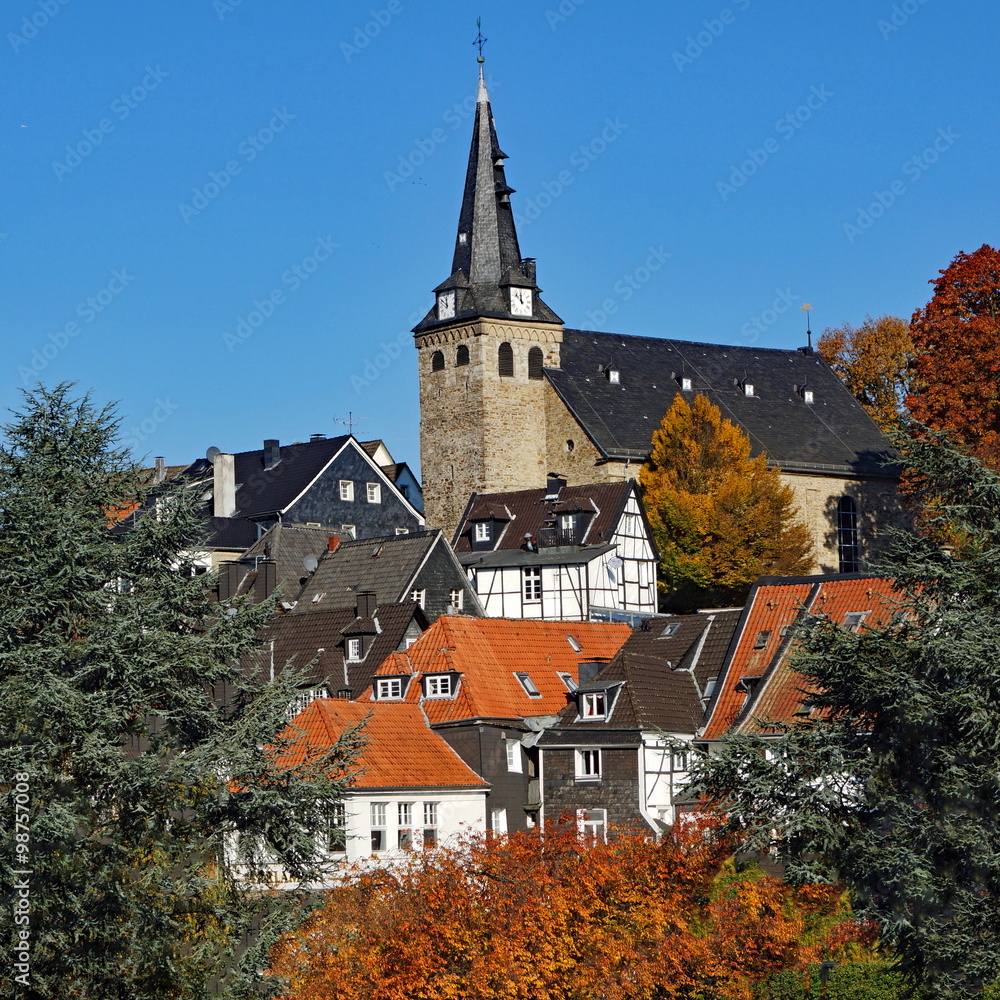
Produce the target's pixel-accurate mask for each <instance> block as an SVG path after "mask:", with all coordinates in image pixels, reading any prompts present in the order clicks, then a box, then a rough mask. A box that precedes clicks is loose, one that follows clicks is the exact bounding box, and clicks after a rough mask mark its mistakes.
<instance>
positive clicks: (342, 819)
mask: <svg viewBox="0 0 1000 1000" xmlns="http://www.w3.org/2000/svg"><path fill="white" fill-rule="evenodd" d="M327 823H328V826H327V832H326V848H327V850H328V851H329V852H330V853H331V854H346V853H347V803H345V802H334V803H332V804H331V806H330V815H329V818H328V820H327ZM339 840H343V842H344V844H343V846H342V847H340V846H334V844H335V841H339Z"/></svg>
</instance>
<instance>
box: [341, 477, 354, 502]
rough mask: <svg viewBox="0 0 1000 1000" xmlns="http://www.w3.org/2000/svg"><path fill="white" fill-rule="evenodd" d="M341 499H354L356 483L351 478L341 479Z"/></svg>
mask: <svg viewBox="0 0 1000 1000" xmlns="http://www.w3.org/2000/svg"><path fill="white" fill-rule="evenodd" d="M340 499H341V500H353V499H354V483H353V482H351V480H350V479H341V480H340Z"/></svg>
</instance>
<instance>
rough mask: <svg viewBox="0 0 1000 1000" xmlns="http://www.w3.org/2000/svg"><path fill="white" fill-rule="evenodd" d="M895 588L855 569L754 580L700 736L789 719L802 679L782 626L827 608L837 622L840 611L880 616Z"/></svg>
mask: <svg viewBox="0 0 1000 1000" xmlns="http://www.w3.org/2000/svg"><path fill="white" fill-rule="evenodd" d="M893 592H894V591H893V583H892V581H891V580H887V579H885V578H883V577H877V576H869V575H865V574H860V573H849V574H835V575H830V576H809V577H789V578H784V579H783V578H780V577H765V578H763V579H762V580H760V581H758V582H757V583H756V584H755V585H754V587H753V589H752V590H751V591H750V596H749V598H748V599H747V603H746V607H745V608H744V609H743V613H742V615H741V618H740V623H739V626H738V628H737V631H736V634H735V636H734V638H733V643H732V645H731V646H730V650H729V653H728V656H727V660H726V665H725V673H724V675H722V676H720V678H719V682H718V684H717V686H716V689H715V694H714V696H713V698H712V702H711V704H710V705H709V707H708V711H707V713H706V721H705V727H704V730H703V733H702V736H703V738H704V739H708V740H716V739H721V738H722V736H724V735H725V734H726V733H727V732H732V731H759V727H758V725H757V723H756V722H755V721H754V720H755V719H766V720H768V721H770V722H778V723H784V724H789V725H790V724H793V723H794V722H795V721H796V720H797V719H798V718H800V717H799V716H797V715H796V712H797V710H798V709H799V706H800V705H801V704H802V701H803V698H804V697H805V695H804V687H805V679H804V678H803V677H802V676H801V675H800V674H799V673H798V672H797V671H796V670H795V669H794V666H793V657H790V655H789V654H790V653H794V645H793V642H792V638H791V636H790V635H789V634H787V633H788V632H789V630H790V629H791V627H792V626H793V625H794V624H795V622H796V621H797V620H798V618H799V616H800V615H802V614H827V615H829V616H830V618H831V620H832V621H834V622H835V623H836V624H843V622H844V616H845V615H846V614H848V613H850V612H859V611H868V612H870V613H871V614H870V617H869V618H868V621H870V622H871V623H884V622H885V621H887V620H888V619H889V618H891V616H892V614H893V613H894V612H895V611H896V605H895V602H894V599H893ZM783 633H785V634H783ZM748 681H749V683H748Z"/></svg>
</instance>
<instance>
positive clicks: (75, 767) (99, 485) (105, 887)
mask: <svg viewBox="0 0 1000 1000" xmlns="http://www.w3.org/2000/svg"><path fill="white" fill-rule="evenodd" d="M70 388H71V387H69V386H67V385H62V386H59V387H58V388H56V389H53V390H47V389H44V388H40V389H39V390H38V391H36V392H32V393H28V394H26V398H25V405H24V408H23V410H22V412H21V413H19V414H16V415H15V418H14V420H13V421H12V423H11V424H10V425H9V426H8V427H7V428H6V436H5V437H6V443H5V444H4V445H3V447H0V526H2V530H0V703H2V705H3V727H2V730H0V825H2V827H3V830H4V846H3V849H2V850H0V872H2V878H3V883H4V886H5V887H6V889H5V901H4V905H3V907H2V909H0V938H2V939H3V941H4V942H6V947H7V948H8V954H9V958H8V962H7V966H6V969H5V972H4V975H5V979H6V987H7V991H9V992H4V994H3V995H4V996H13V995H16V996H18V997H23V998H25V1000H49V998H53V997H75V998H80V1000H169V998H175V1000H181V998H184V1000H187V998H191V1000H193V998H203V997H206V996H208V995H210V994H211V995H213V996H236V995H239V996H247V995H248V994H247V992H246V990H247V989H248V988H250V987H251V985H252V984H254V983H257V984H258V985H259V979H260V976H259V972H258V970H259V968H260V964H259V962H255V961H254V960H253V957H252V955H249V954H248V957H247V967H246V968H245V969H244V971H245V973H246V976H242V975H240V974H239V973H238V972H237V970H235V969H233V968H232V965H233V958H234V955H235V954H237V953H238V952H239V951H240V949H241V948H244V946H245V945H246V943H247V940H248V938H249V937H250V936H252V935H251V932H253V933H256V934H258V935H259V939H260V943H261V946H262V947H263V945H264V942H265V941H266V940H267V937H268V932H269V928H270V929H274V930H283V929H284V928H285V927H287V926H289V924H288V923H287V922H283V921H284V917H285V916H287V917H288V918H289V919H291V918H292V917H293V916H295V914H293V913H292V912H291V910H292V908H293V907H296V906H298V905H301V899H300V897H299V896H298V895H297V894H296V893H290V894H288V895H286V896H282V897H281V898H268V897H267V896H266V895H264V894H262V893H261V892H260V891H259V884H258V885H257V886H256V887H255V886H253V885H251V884H248V881H247V880H245V879H242V878H240V877H239V876H240V870H239V869H235V868H234V867H232V866H231V865H230V863H229V862H230V861H232V860H233V859H234V851H237V850H239V852H240V855H241V857H242V856H243V855H244V848H246V849H247V850H246V852H245V855H246V858H247V860H248V861H249V860H250V856H251V854H252V853H253V854H256V855H257V857H261V856H264V855H266V856H268V857H269V858H271V859H272V860H274V861H276V862H279V863H281V864H282V865H283V866H284V867H285V868H286V870H287V871H288V872H289V873H290V877H291V878H292V879H296V878H301V879H303V880H306V881H308V880H312V879H315V878H316V877H317V875H318V873H319V872H320V871H321V861H322V858H323V854H322V853H321V852H320V851H319V850H317V836H316V834H317V831H318V830H322V829H323V825H324V820H325V819H326V818H327V817H328V815H329V811H330V808H331V804H332V802H334V801H335V800H336V799H337V798H338V796H339V795H340V794H341V791H340V789H341V788H342V787H343V782H339V783H338V782H337V781H331V780H330V777H329V774H330V772H331V770H336V766H337V765H338V764H342V763H345V762H347V761H349V760H350V759H351V758H352V754H351V752H350V750H351V748H350V747H348V746H347V745H346V744H340V745H338V746H337V747H336V748H335V749H333V750H332V751H331V752H330V754H329V755H327V756H325V757H322V758H319V759H317V760H315V761H313V762H311V763H312V765H313V766H309V767H307V766H305V765H304V766H302V767H300V768H297V769H294V770H292V769H285V770H280V769H278V768H277V766H276V764H275V762H274V761H272V759H271V758H270V757H269V755H268V754H267V753H264V752H262V751H261V749H260V748H261V747H262V746H265V745H267V744H274V745H275V746H277V745H278V741H276V735H275V734H276V733H279V732H281V731H283V730H284V728H285V724H286V719H287V715H286V712H287V708H288V706H289V704H290V703H291V701H292V699H293V698H294V696H295V694H296V693H297V692H296V687H295V685H296V679H295V678H292V677H290V676H286V675H285V674H284V672H280V675H279V677H278V679H277V680H275V681H273V682H271V681H268V680H266V679H260V678H252V677H249V676H246V675H244V674H243V672H242V671H240V669H239V668H238V666H237V665H236V663H237V660H238V658H239V656H240V654H241V653H242V652H243V651H244V650H246V649H247V648H248V647H250V646H251V645H252V644H253V642H254V636H255V634H256V633H257V631H258V630H259V628H260V626H261V624H262V623H263V622H264V620H265V619H266V617H267V615H268V614H269V613H270V611H269V609H268V608H267V607H266V605H256V606H255V605H253V604H251V603H247V602H240V601H236V602H226V603H223V604H219V603H216V602H213V601H212V600H211V599H210V595H209V593H208V591H207V588H206V587H205V577H203V576H202V577H196V576H195V574H194V572H193V569H194V566H193V557H192V554H191V553H192V552H193V551H194V550H196V549H197V548H198V547H199V543H200V542H201V540H202V538H203V537H204V525H203V522H202V516H201V512H200V511H199V509H198V503H199V498H198V495H197V494H198V493H199V491H197V490H194V491H192V490H190V489H184V488H183V486H181V487H180V488H178V489H176V490H174V491H172V492H167V493H164V494H163V495H161V496H160V497H159V503H158V504H157V505H156V506H153V505H149V506H148V507H144V506H143V500H144V494H145V491H146V488H145V487H144V485H143V476H142V474H141V471H140V470H139V469H138V468H137V467H136V466H135V465H134V463H133V462H132V460H131V458H130V456H129V455H128V454H127V452H126V451H124V450H123V449H122V448H121V447H120V446H119V444H118V443H117V422H116V419H115V416H114V413H113V411H112V409H111V408H110V407H106V408H100V407H96V406H94V405H93V404H92V403H91V401H90V400H89V399H88V398H83V399H74V398H73V397H72V395H71V391H70ZM192 494H194V495H192ZM136 504H138V507H137V509H141V510H144V511H145V514H144V515H142V516H139V517H138V519H137V521H136V523H135V525H134V529H133V530H131V531H129V532H128V533H125V534H116V533H113V532H112V531H111V530H109V516H111V517H112V519H113V517H114V512H116V511H122V510H128V509H129V508H131V507H132V506H133V505H136ZM213 685H214V691H219V690H222V689H225V690H227V691H228V693H229V697H228V700H227V701H226V703H225V704H224V703H223V700H222V699H221V698H217V697H215V696H214V694H213ZM250 848H254V849H255V850H254V851H253V852H251V851H250V850H249V849H250ZM283 911H288V912H287V913H285V914H283ZM274 936H276V934H275V935H274ZM271 941H273V936H272V938H271ZM14 944H16V945H18V951H17V952H16V954H11V952H12V950H13V945H14ZM265 954H266V952H265ZM216 986H218V987H219V989H218V992H215V987H216Z"/></svg>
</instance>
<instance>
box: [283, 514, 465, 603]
mask: <svg viewBox="0 0 1000 1000" xmlns="http://www.w3.org/2000/svg"><path fill="white" fill-rule="evenodd" d="M439 544H440V545H444V546H445V548H447V545H446V543H445V542H444V539H443V537H442V535H441V530H440V528H435V529H434V530H433V531H411V532H410V533H409V534H408V535H386V536H384V537H382V538H362V539H358V540H356V541H355V540H350V541H343V542H341V543H340V545H339V546H338V547H337V549H336V551H334V552H327V553H326V554H325V555H324V556H323V557H322V558H321V559H320V561H319V566H318V567H317V569H316V572H315V573H313V575H312V577H311V578H310V579H309V580H307V581H306V583H305V585H304V586H303V587H302V590H301V591H300V593H299V595H298V599H299V605H300V606H303V605H308V604H309V602H310V601H312V600H313V598H314V597H315V596H316V595H317V594H322V595H324V596H323V597H322V598H321V603H322V604H324V605H331V604H333V605H343V604H346V603H347V602H349V601H354V600H355V599H356V597H357V595H358V594H359V593H361V592H363V591H371V592H372V593H374V594H375V599H376V600H377V601H384V602H396V601H403V600H409V597H410V590H411V584H412V582H413V580H414V578H415V577H416V575H417V573H418V571H419V570H420V567H421V566H422V565H423V564H424V562H425V560H426V559H427V558H428V556H429V555H430V553H431V550H432V549H433V548H434V546H435V545H439ZM449 554H450V553H449ZM452 558H454V555H452ZM455 568H456V572H457V573H459V574H460V575H461V573H462V569H461V567H460V566H459V565H458V563H457V562H456V563H455Z"/></svg>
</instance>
